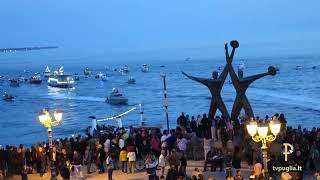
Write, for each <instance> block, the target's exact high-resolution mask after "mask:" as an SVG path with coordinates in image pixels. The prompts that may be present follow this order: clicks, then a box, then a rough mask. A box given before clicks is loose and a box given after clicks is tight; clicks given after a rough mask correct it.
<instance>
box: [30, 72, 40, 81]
mask: <svg viewBox="0 0 320 180" xmlns="http://www.w3.org/2000/svg"><path fill="white" fill-rule="evenodd" d="M29 82H30V84H41V83H42V79H41V76H40V74H39V73H36V74H35V75H33V76H32V77H31V78H30V80H29Z"/></svg>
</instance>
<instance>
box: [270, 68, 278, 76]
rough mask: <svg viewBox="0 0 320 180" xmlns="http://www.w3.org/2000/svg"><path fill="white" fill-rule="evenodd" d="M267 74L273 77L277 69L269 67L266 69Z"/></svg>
mask: <svg viewBox="0 0 320 180" xmlns="http://www.w3.org/2000/svg"><path fill="white" fill-rule="evenodd" d="M268 73H269V74H270V75H271V76H274V75H276V74H277V69H276V68H275V67H273V66H269V67H268Z"/></svg>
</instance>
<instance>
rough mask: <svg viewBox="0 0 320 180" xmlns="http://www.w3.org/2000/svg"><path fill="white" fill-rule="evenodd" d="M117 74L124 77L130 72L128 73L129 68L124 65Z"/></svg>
mask: <svg viewBox="0 0 320 180" xmlns="http://www.w3.org/2000/svg"><path fill="white" fill-rule="evenodd" d="M119 72H120V73H121V74H122V75H125V74H128V73H129V72H130V71H129V66H128V65H124V66H123V67H122V68H120V69H119Z"/></svg>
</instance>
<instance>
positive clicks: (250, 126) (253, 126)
mask: <svg viewBox="0 0 320 180" xmlns="http://www.w3.org/2000/svg"><path fill="white" fill-rule="evenodd" d="M257 128H258V125H257V122H255V121H253V119H251V121H250V123H249V124H247V131H248V133H249V134H250V136H254V135H255V134H256V133H257Z"/></svg>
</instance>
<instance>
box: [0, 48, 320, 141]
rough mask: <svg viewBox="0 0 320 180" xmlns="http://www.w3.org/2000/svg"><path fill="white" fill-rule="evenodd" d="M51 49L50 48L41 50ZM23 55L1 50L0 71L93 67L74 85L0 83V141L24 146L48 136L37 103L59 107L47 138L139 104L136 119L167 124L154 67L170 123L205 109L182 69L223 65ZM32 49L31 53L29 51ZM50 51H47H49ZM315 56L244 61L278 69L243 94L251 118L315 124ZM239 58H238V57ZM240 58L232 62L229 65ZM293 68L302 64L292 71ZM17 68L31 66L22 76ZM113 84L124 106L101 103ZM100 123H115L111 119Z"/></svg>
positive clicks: (229, 96)
mask: <svg viewBox="0 0 320 180" xmlns="http://www.w3.org/2000/svg"><path fill="white" fill-rule="evenodd" d="M48 52H50V53H48ZM48 52H40V51H37V52H32V53H31V52H22V53H3V54H0V75H6V77H18V76H19V75H23V76H25V77H28V78H29V77H31V75H32V73H35V72H40V73H42V72H43V71H44V70H45V68H46V66H47V65H48V66H49V67H50V68H51V70H57V69H59V68H60V66H63V67H64V70H65V72H66V73H70V74H73V73H78V74H79V75H83V69H84V68H85V67H89V68H91V69H92V70H93V75H92V76H91V77H88V78H85V77H83V76H81V77H80V80H79V81H77V82H76V85H75V89H71V90H66V89H56V88H48V86H47V83H46V81H43V83H42V84H41V85H31V84H29V83H22V84H21V86H20V87H10V86H9V83H8V82H7V81H5V82H2V83H0V91H1V92H3V91H8V92H9V93H11V94H13V95H14V96H16V100H15V101H14V102H6V101H0V144H2V145H3V144H20V143H24V144H29V145H30V144H31V143H33V142H38V141H45V140H46V139H47V133H46V129H45V128H44V127H43V126H42V125H41V124H40V123H39V120H38V119H37V117H38V113H39V111H40V110H41V109H42V108H49V109H50V110H51V112H53V111H54V110H55V109H60V110H63V112H64V115H63V120H62V122H61V124H60V125H59V126H58V127H54V128H53V135H54V138H62V137H65V136H71V135H72V134H82V133H83V132H84V131H85V129H86V128H87V127H88V126H90V124H91V120H90V119H89V118H88V116H96V117H98V118H107V117H111V116H113V115H117V114H119V113H122V112H125V111H127V110H129V109H131V108H132V107H137V105H138V104H140V103H141V104H142V108H143V111H144V114H143V117H144V118H145V119H146V122H147V124H149V125H159V126H162V127H166V116H165V111H164V108H163V80H162V78H161V76H160V66H161V65H165V66H166V69H167V75H166V80H167V89H168V96H169V119H170V126H171V128H174V127H175V125H176V119H177V117H178V116H179V114H180V113H181V112H186V113H187V114H189V115H190V116H196V115H198V114H201V115H202V114H204V113H207V112H208V109H209V104H210V97H211V96H210V93H209V91H208V89H207V88H206V87H205V86H203V85H201V84H199V83H197V82H194V81H192V80H190V79H188V78H186V77H184V76H183V75H182V74H181V70H183V71H185V72H186V73H188V74H190V75H193V76H197V77H205V78H210V76H211V73H212V71H213V70H217V69H218V67H219V66H222V67H223V66H224V65H225V59H224V58H223V57H221V58H219V57H217V58H195V59H193V58H191V59H190V60H189V61H185V60H184V59H180V60H178V59H173V60H171V59H168V58H167V59H164V60H163V59H159V58H158V59H150V60H148V59H146V60H143V61H142V60H132V59H126V60H122V61H115V60H113V59H111V58H109V57H108V56H99V57H81V58H77V57H64V56H63V55H62V56H61V55H60V56H54V51H48ZM34 54H36V55H34ZM48 54H50V55H48ZM318 60H319V56H315V55H306V56H288V57H283V56H281V57H280V56H270V57H248V58H245V60H244V62H245V66H246V68H245V70H244V72H245V73H244V76H249V75H254V74H257V73H263V72H266V71H267V68H268V66H270V65H275V66H277V67H278V68H279V69H280V71H279V72H278V74H277V75H276V76H267V77H264V78H262V79H259V80H257V81H255V82H254V83H253V84H252V85H251V86H250V88H249V89H248V91H247V93H246V94H247V96H248V99H249V101H250V102H251V105H252V107H253V111H254V113H255V115H256V116H260V117H264V116H265V115H269V116H271V115H273V114H275V113H279V112H280V113H281V112H282V113H285V115H286V117H287V121H288V125H290V126H295V127H296V126H298V125H302V127H305V128H311V127H313V126H318V127H319V125H320V121H319V117H320V93H319V90H320V76H319V74H320V67H319V66H318V67H317V68H315V69H313V68H312V67H313V66H317V65H319V63H318V62H317V61H318ZM242 61H243V60H242ZM144 63H147V64H149V66H150V71H149V72H147V73H143V72H141V70H140V67H141V65H142V64H144ZM239 63H240V60H239V59H237V57H236V58H235V60H234V68H235V70H236V69H237V65H238V64H239ZM124 65H128V66H129V68H130V73H129V75H125V76H122V75H115V76H111V77H110V78H109V80H108V81H101V80H99V79H95V77H94V76H95V75H96V74H98V73H99V72H102V73H106V72H107V71H106V68H105V67H111V68H118V69H119V68H120V67H122V66H124ZM297 66H302V68H298V70H297V68H296V67H297ZM24 70H28V71H30V73H29V74H26V73H24V72H23V71H24ZM129 76H133V77H134V78H135V79H136V84H128V83H127V80H128V78H129ZM229 81H230V78H229V77H228V78H227V80H226V82H225V85H224V88H223V90H222V97H223V99H224V101H225V103H226V106H227V108H228V111H229V112H230V111H231V109H232V105H233V102H234V99H235V96H236V93H235V90H234V87H233V85H232V84H230V83H229ZM112 88H119V89H120V90H121V92H123V94H124V95H125V96H127V97H128V99H129V103H128V105H126V106H115V105H110V104H107V103H106V102H105V97H106V96H107V95H108V94H109V93H110V92H111V90H112ZM139 119H140V114H139V111H138V108H137V110H134V111H132V112H130V113H128V114H127V115H126V116H124V117H122V123H123V124H124V125H125V126H127V125H131V124H137V123H138V122H139ZM104 123H105V124H113V125H116V124H117V122H116V121H107V122H104Z"/></svg>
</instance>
